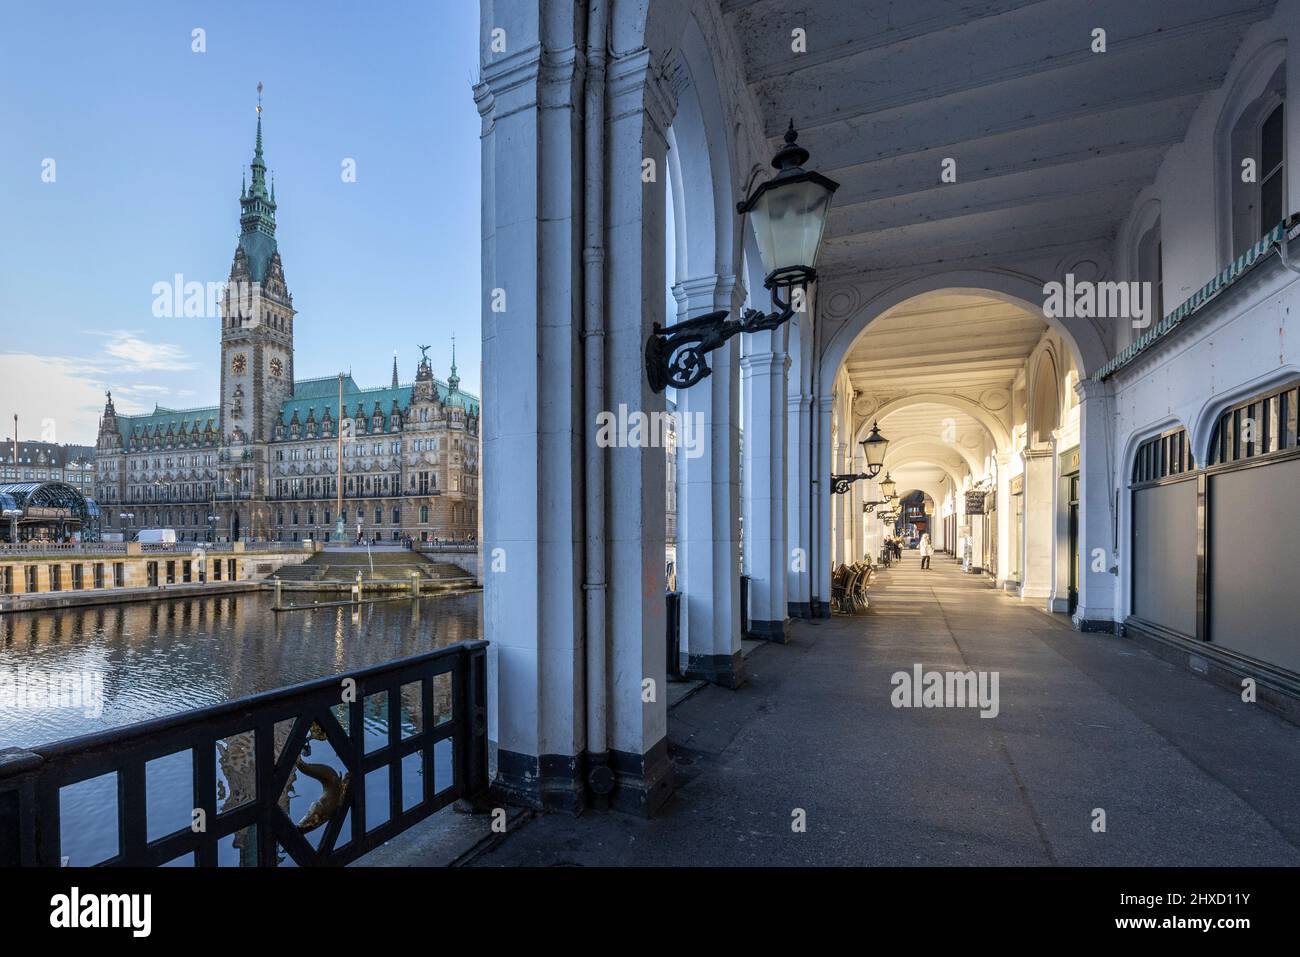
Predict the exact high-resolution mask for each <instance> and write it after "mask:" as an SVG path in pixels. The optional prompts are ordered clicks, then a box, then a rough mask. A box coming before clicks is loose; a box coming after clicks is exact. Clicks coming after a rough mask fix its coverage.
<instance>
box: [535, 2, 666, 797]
mask: <svg viewBox="0 0 1300 957" xmlns="http://www.w3.org/2000/svg"><path fill="white" fill-rule="evenodd" d="M566 9H567V8H566ZM616 19H617V17H616ZM617 35H618V32H617V25H614V29H612V30H611V32H610V36H611V38H614V37H616V36H617ZM672 112H673V103H672V93H671V90H670V89H669V85H668V82H667V80H666V78H665V71H664V69H663V65H662V64H660V63H654V62H652V61H651V54H650V51H649V50H647V49H645V48H641V49H638V50H634V51H631V52H628V53H623V54H621V55H618V56H615V57H614V58H613V59H612V60H611V61H610V64H609V98H608V101H607V113H606V115H607V116H608V117H609V122H608V131H607V132H608V139H607V144H606V151H607V154H608V155H607V159H606V162H607V164H608V165H607V168H606V177H605V182H606V190H607V196H608V201H609V208H608V210H607V215H606V220H605V221H606V232H605V236H606V249H605V255H606V272H605V284H606V285H605V288H606V289H607V291H608V292H607V295H608V303H607V308H606V312H605V315H606V317H607V328H608V333H607V335H606V368H607V370H608V373H607V377H608V381H607V387H608V392H607V395H608V401H609V406H610V409H611V410H613V409H617V408H619V406H620V405H626V406H627V407H628V408H629V409H640V410H642V411H645V412H646V413H649V414H656V415H657V414H659V413H662V412H663V411H664V408H665V405H664V396H663V395H661V394H656V393H654V392H653V391H651V389H650V385H649V383H648V382H647V380H646V371H645V359H644V355H645V343H646V340H647V338H648V337H649V336H650V333H651V331H652V324H653V323H655V322H659V323H661V324H662V323H663V321H664V282H665V278H664V249H665V238H664V235H665V234H664V227H665V224H664V214H665V210H664V205H665V204H664V194H663V190H664V186H663V182H664V180H663V177H660V178H659V180H658V182H657V183H655V184H647V183H645V182H644V181H643V180H642V178H641V171H642V169H643V162H644V161H645V160H647V159H649V160H653V162H654V164H655V168H656V169H659V170H663V169H665V166H664V156H665V150H666V147H667V140H666V139H665V136H664V131H665V129H666V128H667V125H668V121H669V119H670V117H671V116H672ZM554 276H555V280H556V283H557V284H560V285H568V281H567V279H568V274H560V273H556V274H554ZM539 399H541V400H543V401H544V400H545V397H544V396H540V397H539ZM608 479H609V481H608V488H607V498H606V501H607V507H608V514H609V521H608V524H607V526H606V529H605V538H606V548H607V552H606V558H607V577H608V601H607V609H608V612H607V613H608V629H609V634H608V640H609V649H610V654H609V659H608V660H609V737H610V742H609V744H610V766H611V768H612V769H613V771H614V773H615V778H616V782H617V783H616V787H615V791H614V794H613V800H614V804H615V806H622V807H625V808H628V809H631V810H637V811H640V812H648V811H652V810H653V809H654V808H655V807H657V806H658V804H659V803H660V802H662V800H663V799H664V798H666V797H667V794H668V792H669V791H670V790H671V778H672V763H671V761H670V760H669V758H668V747H667V733H668V711H667V703H666V695H665V689H666V681H667V675H666V668H665V666H666V661H665V656H664V642H665V637H664V630H665V621H666V616H665V602H664V534H665V530H664V502H665V469H664V452H663V449H661V448H640V449H613V450H611V454H610V455H609V471H608ZM516 488H518V486H516ZM681 531H682V530H681V529H680V528H679V529H678V536H679V538H680V535H681ZM647 680H648V681H649V686H650V687H651V688H652V689H655V693H654V694H653V695H649V696H648V695H646V694H645V687H646V684H645V683H646V682H647ZM647 699H649V700H647Z"/></svg>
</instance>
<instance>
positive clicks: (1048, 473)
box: [1020, 443, 1056, 608]
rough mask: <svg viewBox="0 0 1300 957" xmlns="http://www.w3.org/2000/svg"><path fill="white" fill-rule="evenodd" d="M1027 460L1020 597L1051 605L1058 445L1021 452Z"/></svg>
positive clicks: (1048, 445)
mask: <svg viewBox="0 0 1300 957" xmlns="http://www.w3.org/2000/svg"><path fill="white" fill-rule="evenodd" d="M1020 457H1021V459H1023V460H1024V463H1025V540H1024V556H1025V580H1024V581H1023V582H1021V585H1020V597H1021V598H1024V599H1029V600H1033V601H1036V602H1039V603H1041V604H1042V606H1043V607H1044V608H1047V607H1048V598H1049V597H1050V596H1051V594H1052V581H1053V579H1052V575H1053V566H1054V564H1055V557H1056V556H1055V550H1056V445H1055V443H1048V444H1047V445H1046V446H1041V447H1039V448H1035V449H1025V450H1024V451H1023V452H1021V453H1020Z"/></svg>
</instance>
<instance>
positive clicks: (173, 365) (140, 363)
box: [96, 329, 194, 372]
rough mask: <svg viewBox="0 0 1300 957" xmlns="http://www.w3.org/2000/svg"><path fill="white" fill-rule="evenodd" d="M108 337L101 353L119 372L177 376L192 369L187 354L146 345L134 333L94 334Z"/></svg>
mask: <svg viewBox="0 0 1300 957" xmlns="http://www.w3.org/2000/svg"><path fill="white" fill-rule="evenodd" d="M96 335H103V336H107V337H108V345H106V346H105V347H104V351H105V352H106V353H107V354H108V355H109V356H111V357H112V358H113V359H116V360H117V364H118V370H119V371H122V372H151V371H162V372H178V371H184V370H187V369H193V368H194V364H193V363H191V362H189V361H187V360H188V359H189V356H188V354H186V353H185V351H184V350H182V349H181V348H180V347H179V346H174V345H172V344H171V343H169V342H146V341H145V340H143V339H141V338H139V337H138V336H137V335H136V333H135V331H134V330H131V329H113V330H110V331H108V332H102V333H96Z"/></svg>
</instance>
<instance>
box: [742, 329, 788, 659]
mask: <svg viewBox="0 0 1300 957" xmlns="http://www.w3.org/2000/svg"><path fill="white" fill-rule="evenodd" d="M786 331H787V330H785V329H776V330H771V331H768V332H760V333H755V334H754V335H751V336H748V337H746V342H745V347H746V349H747V350H751V349H752V350H753V351H752V352H750V351H747V352H746V354H745V357H744V358H743V359H741V367H740V368H741V375H742V376H744V377H745V395H746V398H747V400H748V401H747V403H746V406H745V409H744V422H745V476H746V480H747V481H746V489H745V492H746V496H747V499H748V500H747V502H746V506H745V570H746V573H747V574H748V575H749V631H750V634H751V635H753V636H755V637H757V638H767V639H769V640H772V641H780V642H784V641H786V640H787V638H788V637H789V630H790V629H789V625H790V616H789V610H788V608H787V607H786V572H787V568H788V564H789V549H788V547H787V545H786V542H787V535H788V534H789V529H788V527H787V519H786V431H787V420H786V389H787V383H786V377H787V374H788V371H789V368H790V360H789V357H788V356H787V355H786V352H785V345H784V339H785V335H786Z"/></svg>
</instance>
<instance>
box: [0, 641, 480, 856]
mask: <svg viewBox="0 0 1300 957" xmlns="http://www.w3.org/2000/svg"><path fill="white" fill-rule="evenodd" d="M487 645H488V643H487V642H486V641H469V642H461V643H459V644H455V645H452V646H450V647H448V648H441V649H438V650H437V651H431V652H427V653H425V654H422V655H416V656H414V657H411V658H403V659H399V660H397V661H392V662H388V663H385V664H382V665H376V666H373V667H370V668H363V669H360V670H357V671H351V672H347V673H344V674H340V675H334V676H331V677H327V678H321V679H318V680H315V681H309V682H306V683H304V684H299V685H295V686H293V687H289V688H281V689H277V690H275V691H268V692H264V693H262V694H257V695H253V696H251V697H248V698H241V699H239V700H237V701H230V702H226V703H224V704H219V705H213V706H210V707H207V708H200V709H198V710H197V711H188V712H183V713H181V714H176V715H171V716H168V717H165V718H158V719H155V720H152V721H145V722H142V723H139V724H134V725H129V726H127V727H124V728H116V729H113V730H110V731H104V732H99V733H96V734H91V735H86V736H83V737H80V738H73V739H71V740H68V741H62V742H59V743H57V744H53V745H48V746H45V747H38V748H31V749H27V750H24V749H17V748H9V749H6V750H3V751H0V866H6V867H12V866H20V865H35V866H52V867H57V866H59V864H60V862H61V860H62V856H61V855H62V853H63V851H62V829H61V825H60V804H61V802H60V794H61V792H62V791H63V789H65V788H68V787H70V786H72V785H76V784H79V783H81V782H86V781H90V780H91V779H94V778H99V777H100V776H102V775H106V774H113V775H115V776H116V779H117V780H116V785H117V787H116V794H117V801H116V804H117V814H116V818H117V820H116V830H117V844H116V846H117V848H118V853H117V855H116V856H114V857H110V858H108V859H107V860H104V861H102V862H100V863H102V864H106V865H126V866H158V865H161V864H166V863H169V862H171V861H174V860H176V859H178V858H181V857H184V856H188V855H193V862H194V864H196V865H198V866H215V865H216V864H217V863H218V851H219V848H218V844H219V842H221V841H222V840H223V839H225V838H228V837H231V836H232V835H240V834H241V833H242V835H243V838H242V844H243V846H244V847H245V848H247V847H249V845H250V844H251V845H253V847H254V848H255V849H254V850H250V851H248V855H249V859H248V860H247V861H246V863H249V864H252V863H255V864H256V865H257V866H261V867H268V866H275V865H276V864H277V863H278V860H279V851H283V852H285V853H286V854H288V855H289V857H291V858H292V859H293V862H294V863H295V864H298V865H299V866H305V865H338V864H346V863H348V862H350V861H352V860H355V859H356V858H358V857H360V856H361V855H362V854H365V853H366V852H367V851H370V850H373V849H374V848H375V847H378V846H379V845H380V844H383V843H384V842H385V841H388V840H390V839H392V837H393V836H394V835H396V834H399V833H401V832H402V831H404V830H406V829H407V828H408V827H410V826H412V825H413V824H415V823H417V822H418V821H421V820H423V819H424V818H426V817H428V816H429V815H430V814H432V813H434V812H435V811H437V810H440V809H441V808H443V807H445V806H446V805H448V804H450V803H452V802H453V801H455V800H457V799H460V798H464V799H470V800H472V799H475V798H478V797H480V796H481V795H483V794H485V793H486V791H487V787H488V772H487V679H486V673H487ZM443 675H447V676H448V677H447V678H446V679H444V682H443V686H442V687H440V688H439V694H440V695H441V700H444V701H445V700H446V693H445V690H443V689H444V688H445V687H446V685H447V684H448V683H449V688H448V689H446V690H449V691H450V715H449V717H447V718H446V719H445V720H441V721H440V720H438V718H439V717H440V716H439V715H438V714H437V713H436V712H435V686H436V685H437V684H438V679H440V678H441V676H443ZM413 684H418V686H419V688H418V691H419V699H418V700H419V702H420V707H419V711H418V713H419V715H420V716H421V720H419V721H418V722H415V728H414V730H410V729H411V725H410V724H409V723H408V725H406V726H404V725H403V722H402V713H401V706H402V691H403V688H404V687H407V688H409V687H410V686H411V685H413ZM385 692H386V693H387V695H386V697H387V710H386V715H387V722H386V724H387V728H386V735H385V736H384V743H383V745H382V746H381V747H376V746H375V745H376V742H375V741H374V739H373V735H374V734H375V729H374V724H373V715H372V724H371V727H370V729H369V731H370V735H371V740H370V741H367V736H368V735H367V721H366V717H367V716H366V702H367V700H368V699H369V698H371V696H373V695H377V694H384V693H385ZM370 710H371V711H373V710H374V708H373V707H372V708H371V709H370ZM344 719H346V720H344ZM286 722H291V725H290V726H289V727H288V728H286V727H285V724H286ZM249 738H251V744H252V748H251V750H252V757H251V760H248V759H245V760H244V761H243V767H244V770H245V771H246V772H251V774H246V775H245V776H246V777H248V780H247V781H246V782H243V783H244V784H245V785H246V787H244V788H235V787H234V786H233V785H232V784H228V783H226V782H222V783H219V782H218V774H217V772H218V751H219V747H220V748H221V750H222V753H223V755H228V754H229V753H230V749H231V742H232V741H236V740H240V739H242V740H243V741H248V739H249ZM444 741H446V742H449V744H448V745H447V746H445V747H449V748H450V751H451V772H452V773H451V780H450V781H447V782H444V781H442V780H440V779H439V776H438V775H437V774H436V771H435V767H436V764H435V751H436V750H437V746H438V745H439V744H441V743H442V742H444ZM313 742H324V743H327V744H328V745H329V746H330V747H332V749H333V751H334V754H335V756H336V757H337V759H338V760H339V761H340V762H341V763H342V764H343V766H344V774H343V775H341V776H340V775H339V774H338V773H337V770H335V771H334V772H333V774H332V776H331V775H330V774H329V769H328V768H326V767H325V766H324V765H322V764H308V765H304V763H303V760H302V755H303V754H305V753H309V752H310V746H311V744H312V743H313ZM177 752H189V753H190V765H191V768H192V772H193V773H192V786H193V808H194V820H195V821H198V820H200V819H201V820H202V821H203V822H204V826H203V827H201V828H197V829H196V827H197V826H191V827H187V828H184V829H182V830H178V831H175V832H172V833H170V834H166V835H163V836H160V837H158V838H156V839H154V840H150V839H149V820H148V812H147V806H148V803H149V801H148V784H149V775H150V769H149V768H148V764H149V762H151V761H155V760H157V759H160V758H164V757H170V756H173V755H175V754H176V753H177ZM246 754H247V751H244V755H246ZM412 755H420V756H421V760H422V773H421V772H416V773H417V774H418V777H419V778H420V782H419V783H420V799H419V801H418V802H415V803H411V802H410V801H409V799H408V798H409V795H410V793H411V792H410V790H406V791H404V789H403V780H402V779H403V775H404V774H405V775H410V774H412V770H411V766H410V765H409V764H408V763H407V762H406V761H404V759H406V758H409V757H411V756H412ZM228 763H229V762H226V761H223V763H222V765H221V770H222V772H223V774H225V775H226V777H227V778H229V777H230V772H231V771H232V770H233V766H232V767H227V764H228ZM308 769H311V770H310V771H309V770H308ZM322 769H324V770H322ZM376 771H379V772H381V773H383V772H386V774H387V779H388V806H387V808H385V809H382V810H380V809H370V808H367V806H366V797H367V790H368V788H367V784H368V783H369V782H368V778H367V776H368V775H369V774H371V773H373V772H376ZM313 772H314V773H313ZM298 773H301V774H305V775H308V776H310V777H312V778H315V779H317V780H321V781H322V785H323V787H322V794H321V798H320V799H319V800H317V801H316V802H315V804H313V805H312V807H311V810H310V811H309V813H308V814H307V815H305V816H304V817H303V818H302V819H301V820H299V821H297V822H295V821H294V820H292V819H291V818H290V816H289V814H288V813H287V809H288V804H289V802H288V800H287V799H286V794H287V793H288V791H289V789H290V787H291V785H292V781H293V780H294V778H295V776H296V774H298ZM326 778H328V779H329V781H328V783H327V781H326V780H324V779H326ZM240 780H241V781H243V779H242V778H241V779H240ZM237 791H238V793H236V792H237ZM219 798H224V799H225V806H224V807H223V808H220V809H219V808H218V800H219ZM236 798H238V801H237V802H236ZM232 804H233V806H232ZM372 810H373V813H372ZM200 812H201V813H200ZM345 822H347V823H349V824H350V830H349V832H348V834H347V835H343V825H344V823H345ZM320 828H324V831H323V833H321V834H320V837H319V839H318V842H317V843H316V845H315V846H313V844H312V842H311V841H310V840H309V837H310V835H312V834H313V833H319V831H318V829H320ZM340 837H342V838H343V843H342V844H340ZM250 838H251V840H250ZM73 863H78V862H73Z"/></svg>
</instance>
